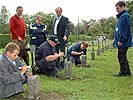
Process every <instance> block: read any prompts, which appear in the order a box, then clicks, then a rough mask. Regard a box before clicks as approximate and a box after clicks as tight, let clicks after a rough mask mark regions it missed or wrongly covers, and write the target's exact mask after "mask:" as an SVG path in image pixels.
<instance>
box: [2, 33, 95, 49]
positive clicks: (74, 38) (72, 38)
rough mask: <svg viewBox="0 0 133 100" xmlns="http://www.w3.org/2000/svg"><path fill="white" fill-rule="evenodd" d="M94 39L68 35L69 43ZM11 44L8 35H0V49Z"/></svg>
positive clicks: (27, 38) (92, 38)
mask: <svg viewBox="0 0 133 100" xmlns="http://www.w3.org/2000/svg"><path fill="white" fill-rule="evenodd" d="M29 38H30V37H29V35H27V36H26V41H27V43H29V41H30V39H29ZM94 39H95V37H91V36H85V35H79V36H77V35H70V36H69V38H68V40H69V42H78V41H91V40H94ZM9 42H11V39H10V34H0V48H4V47H5V46H6V44H7V43H9Z"/></svg>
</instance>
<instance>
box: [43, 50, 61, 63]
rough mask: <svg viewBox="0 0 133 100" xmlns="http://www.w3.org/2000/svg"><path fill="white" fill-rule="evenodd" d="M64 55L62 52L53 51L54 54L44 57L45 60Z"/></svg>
mask: <svg viewBox="0 0 133 100" xmlns="http://www.w3.org/2000/svg"><path fill="white" fill-rule="evenodd" d="M62 56H64V53H63V52H60V53H59V54H57V53H55V54H54V55H49V56H47V57H45V59H46V61H53V60H55V59H57V58H58V57H62Z"/></svg>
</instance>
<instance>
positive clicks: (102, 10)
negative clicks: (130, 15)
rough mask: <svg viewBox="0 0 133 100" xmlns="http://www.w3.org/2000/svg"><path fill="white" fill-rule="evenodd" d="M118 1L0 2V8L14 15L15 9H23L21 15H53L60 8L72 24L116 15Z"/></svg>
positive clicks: (9, 0)
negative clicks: (81, 20) (82, 20)
mask: <svg viewBox="0 0 133 100" xmlns="http://www.w3.org/2000/svg"><path fill="white" fill-rule="evenodd" d="M117 1H118V0H0V7H1V6H2V5H5V6H6V8H7V10H9V12H10V13H11V15H14V14H15V13H16V7H17V6H19V5H21V6H23V8H24V12H23V14H30V15H31V14H35V13H37V12H39V11H43V12H44V13H46V14H48V13H51V12H53V13H55V8H56V7H58V6H60V7H62V9H63V12H62V14H63V15H64V16H66V17H68V18H69V20H70V21H72V22H73V23H75V24H76V23H77V22H78V18H79V19H84V20H87V21H89V20H90V19H100V18H102V17H104V18H108V17H110V16H114V17H115V15H116V14H117V13H116V10H115V4H116V2H117Z"/></svg>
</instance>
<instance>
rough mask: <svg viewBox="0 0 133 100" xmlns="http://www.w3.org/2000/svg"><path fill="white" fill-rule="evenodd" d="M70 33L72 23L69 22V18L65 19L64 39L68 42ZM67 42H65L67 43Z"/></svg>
mask: <svg viewBox="0 0 133 100" xmlns="http://www.w3.org/2000/svg"><path fill="white" fill-rule="evenodd" d="M69 33H70V23H69V20H68V18H66V19H65V33H64V37H63V39H64V40H65V39H66V40H67V38H68V36H69ZM66 40H65V41H66Z"/></svg>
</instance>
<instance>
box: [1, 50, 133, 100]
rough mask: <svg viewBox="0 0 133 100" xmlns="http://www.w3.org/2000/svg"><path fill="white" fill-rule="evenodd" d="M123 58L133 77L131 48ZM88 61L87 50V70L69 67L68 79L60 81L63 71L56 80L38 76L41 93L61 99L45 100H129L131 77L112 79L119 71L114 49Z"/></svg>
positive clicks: (131, 97) (132, 98)
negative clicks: (125, 58)
mask: <svg viewBox="0 0 133 100" xmlns="http://www.w3.org/2000/svg"><path fill="white" fill-rule="evenodd" d="M1 51H2V50H1ZM127 56H128V60H129V64H130V69H131V73H132V74H133V48H129V50H128V53H127ZM90 58H91V57H90V51H88V56H87V59H88V61H87V62H88V63H89V64H90V65H91V67H89V68H85V67H76V66H73V68H72V78H71V79H65V78H64V71H60V72H59V78H52V77H47V76H44V75H40V79H41V91H42V92H43V93H46V94H48V93H56V94H58V95H59V97H61V98H59V97H56V96H55V97H54V98H53V99H46V100H133V75H132V76H128V77H114V76H113V74H115V73H117V72H119V64H118V60H117V49H108V50H107V51H105V52H104V53H102V54H101V55H100V56H95V60H91V59H90ZM25 90H26V88H25ZM57 98H59V99H57ZM42 100H43V99H42Z"/></svg>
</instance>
